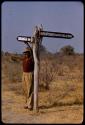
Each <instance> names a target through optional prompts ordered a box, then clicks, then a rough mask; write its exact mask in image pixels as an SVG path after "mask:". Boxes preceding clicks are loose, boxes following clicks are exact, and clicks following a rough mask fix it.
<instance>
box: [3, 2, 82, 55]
mask: <svg viewBox="0 0 85 125" xmlns="http://www.w3.org/2000/svg"><path fill="white" fill-rule="evenodd" d="M83 18H84V5H83V3H82V2H78V1H76V2H74V1H70V2H69V1H67V2H65V1H64V2H52V1H51V2H44V1H42V2H38V1H36V2H32V1H31V2H24V1H23V2H17V1H15V2H14V1H13V2H10V1H8V2H6V1H5V2H3V3H2V5H1V49H2V50H3V51H5V52H6V51H8V52H17V53H22V51H23V50H24V48H25V47H26V45H25V44H24V43H20V42H18V41H17V39H16V38H17V36H32V34H33V29H34V27H35V26H36V25H37V26H39V25H40V24H42V25H43V30H45V31H55V32H67V33H71V34H73V35H74V38H72V39H62V38H43V41H42V44H43V45H44V46H45V47H46V48H47V50H48V51H50V52H53V53H55V52H58V51H59V50H60V48H62V47H63V46H66V45H71V46H73V47H74V50H75V51H76V52H78V53H83V51H84V22H83V21H84V19H83Z"/></svg>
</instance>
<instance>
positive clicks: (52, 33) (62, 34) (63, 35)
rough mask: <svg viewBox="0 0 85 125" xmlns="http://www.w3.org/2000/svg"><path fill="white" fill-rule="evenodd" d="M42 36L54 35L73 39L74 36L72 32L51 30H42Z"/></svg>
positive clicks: (54, 36)
mask: <svg viewBox="0 0 85 125" xmlns="http://www.w3.org/2000/svg"><path fill="white" fill-rule="evenodd" d="M40 36H42V37H53V38H65V39H71V38H73V37H74V36H73V35H72V34H71V33H62V32H51V31H41V32H40Z"/></svg>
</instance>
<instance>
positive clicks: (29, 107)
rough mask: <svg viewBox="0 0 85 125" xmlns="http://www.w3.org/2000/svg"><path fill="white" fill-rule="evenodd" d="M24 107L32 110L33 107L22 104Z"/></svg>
mask: <svg viewBox="0 0 85 125" xmlns="http://www.w3.org/2000/svg"><path fill="white" fill-rule="evenodd" d="M24 109H29V110H33V107H32V106H28V105H25V106H24Z"/></svg>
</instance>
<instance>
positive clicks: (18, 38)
mask: <svg viewBox="0 0 85 125" xmlns="http://www.w3.org/2000/svg"><path fill="white" fill-rule="evenodd" d="M17 40H18V41H24V42H31V37H27V36H18V37H17Z"/></svg>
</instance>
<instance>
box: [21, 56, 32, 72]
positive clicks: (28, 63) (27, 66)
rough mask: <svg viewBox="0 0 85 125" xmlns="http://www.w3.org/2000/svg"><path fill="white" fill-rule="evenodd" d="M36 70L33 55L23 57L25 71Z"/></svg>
mask: <svg viewBox="0 0 85 125" xmlns="http://www.w3.org/2000/svg"><path fill="white" fill-rule="evenodd" d="M33 71H34V60H33V58H32V57H29V58H28V57H24V58H23V72H33Z"/></svg>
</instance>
